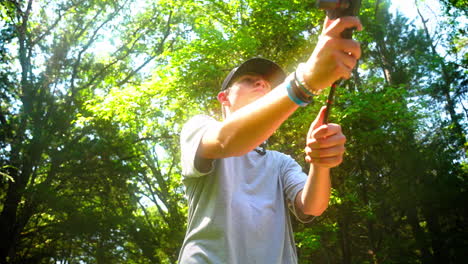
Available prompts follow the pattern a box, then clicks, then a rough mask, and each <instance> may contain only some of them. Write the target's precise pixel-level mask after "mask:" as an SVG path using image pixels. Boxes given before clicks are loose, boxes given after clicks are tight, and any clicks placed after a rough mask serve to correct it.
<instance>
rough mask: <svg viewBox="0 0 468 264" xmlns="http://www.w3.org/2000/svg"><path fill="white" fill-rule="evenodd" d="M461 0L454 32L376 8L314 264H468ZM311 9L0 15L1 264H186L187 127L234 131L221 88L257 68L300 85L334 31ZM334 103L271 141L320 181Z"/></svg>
mask: <svg viewBox="0 0 468 264" xmlns="http://www.w3.org/2000/svg"><path fill="white" fill-rule="evenodd" d="M462 2H463V1H461V2H460V1H458V2H457V1H444V2H443V3H445V6H446V7H447V10H448V11H447V13H446V14H445V18H446V20H445V21H446V22H444V23H443V25H442V26H443V27H444V30H439V31H436V33H439V32H440V34H441V35H433V34H435V33H432V32H428V31H425V30H424V27H423V28H419V27H416V26H415V25H414V24H413V23H412V21H410V20H408V19H407V18H404V17H403V16H402V15H401V14H396V15H395V16H393V15H391V14H389V12H388V7H389V5H390V2H389V1H364V2H363V7H362V12H361V21H362V22H363V24H364V28H365V30H364V31H363V32H360V33H357V34H356V38H357V39H358V40H359V41H360V42H361V46H362V50H363V56H362V58H361V60H360V62H359V63H360V65H359V70H357V71H355V73H354V76H353V78H352V79H350V80H348V81H346V82H344V83H343V84H342V85H341V86H340V87H339V89H338V91H337V100H336V103H335V105H334V106H333V108H332V113H331V117H330V120H331V121H332V122H336V123H339V124H341V125H342V128H343V130H344V132H345V134H346V135H347V154H346V157H345V161H344V162H343V164H342V165H341V166H340V167H338V168H336V169H333V171H332V173H333V178H332V183H333V190H332V197H331V203H330V206H329V209H328V210H327V211H326V212H325V213H324V215H322V216H320V217H317V218H316V219H315V220H314V221H313V222H312V223H311V224H307V225H304V224H300V223H295V224H294V225H295V230H296V232H295V233H296V234H295V235H296V242H297V247H298V253H299V263H311V262H314V263H442V262H443V263H459V262H461V261H462V260H463V257H464V249H465V248H467V246H468V245H467V244H468V242H467V241H468V234H467V231H466V228H465V227H464V223H465V222H466V220H467V219H466V215H468V214H467V211H466V210H467V209H466V202H467V200H466V199H467V197H468V196H467V195H466V192H467V189H468V188H467V187H468V186H467V172H468V169H467V167H468V166H467V163H466V143H465V142H466V139H465V138H464V137H465V134H466V131H465V124H466V113H464V112H461V111H460V110H461V109H464V107H463V102H464V101H466V100H465V99H466V76H465V75H466V74H464V73H466V67H465V66H466V58H467V55H466V48H464V46H463V43H465V42H466V41H465V40H466V37H464V34H463V32H465V31H466V28H465V27H466V25H464V24H463V23H461V22H460V21H463V20H461V19H457V18H461V17H463V14H461V13H463V12H462V11H463V10H462V9H459V8H460V3H462ZM314 4H315V1H280V0H268V1H267V0H255V1H253V0H248V1H244V0H242V1H237V0H236V1H215V0H207V1H174V0H161V1H23V2H18V1H2V2H1V3H0V17H1V19H0V31H1V34H0V98H1V103H0V124H1V126H0V174H1V176H0V199H1V203H0V210H1V213H0V221H1V228H2V229H1V231H2V234H5V235H4V236H3V238H4V239H2V241H0V253H1V254H0V257H1V259H0V262H2V263H3V262H5V263H58V262H60V263H82V262H84V263H175V262H176V260H177V255H178V251H179V247H180V245H181V242H182V239H183V236H184V232H185V221H186V214H187V206H186V202H185V200H184V197H183V195H184V190H183V187H182V177H181V170H180V165H179V154H180V150H179V146H178V142H179V138H178V136H179V132H180V129H181V127H182V125H183V123H184V122H185V121H186V120H187V119H188V118H190V117H191V116H193V115H195V114H197V113H201V112H204V113H207V114H210V115H213V116H216V117H218V118H220V119H221V116H220V111H219V105H218V104H217V101H216V99H215V98H216V95H217V92H218V91H219V86H220V83H221V82H222V80H223V78H224V76H225V75H226V74H227V73H228V72H229V71H230V70H231V69H232V68H233V67H234V66H236V65H237V64H238V63H240V62H242V61H244V60H245V59H248V58H251V57H254V56H262V57H266V58H269V59H273V60H275V61H277V62H278V63H279V64H280V65H282V66H283V67H284V68H285V69H286V70H287V71H288V72H291V71H293V70H294V69H295V67H296V66H297V64H298V63H299V62H301V61H304V60H306V59H307V58H308V56H309V55H310V53H311V52H312V50H313V47H314V44H315V42H316V39H317V37H318V34H319V30H320V29H321V24H322V20H323V18H324V12H323V11H320V10H316V9H315V8H314ZM461 6H462V5H461ZM450 10H458V11H457V12H454V11H450ZM428 18H429V17H428ZM424 19H427V18H424ZM436 40H440V41H439V42H436ZM437 45H440V46H438V48H439V49H433V48H435V47H436V46H437ZM441 49H442V50H444V52H445V53H443V54H439V53H437V52H440V50H441ZM446 55H448V56H446ZM325 98H326V92H325V93H324V94H322V95H320V96H318V97H316V98H315V103H314V104H313V105H312V106H310V107H307V108H301V109H299V110H298V111H297V112H296V113H295V114H294V115H293V116H292V117H291V118H290V119H288V120H287V121H286V122H285V123H284V124H283V125H282V127H281V128H280V129H279V130H278V131H277V132H276V133H275V134H274V136H273V137H272V138H271V139H270V140H269V145H270V148H271V149H276V150H279V151H282V152H284V153H286V154H289V155H291V156H293V157H294V158H295V159H296V160H297V161H298V162H299V163H300V164H301V165H303V167H304V169H305V170H306V169H307V164H305V162H304V154H303V146H304V145H305V135H306V133H307V131H308V129H309V125H310V122H311V121H312V120H313V119H314V118H315V115H316V113H317V112H318V109H319V108H320V107H321V105H322V104H323V103H322V102H325ZM13 227H14V228H13Z"/></svg>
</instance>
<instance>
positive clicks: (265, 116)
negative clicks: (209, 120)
mask: <svg viewBox="0 0 468 264" xmlns="http://www.w3.org/2000/svg"><path fill="white" fill-rule="evenodd" d="M283 85H284V84H282V85H280V86H279V87H277V88H276V89H273V90H272V91H271V92H270V93H268V94H266V95H265V96H263V97H262V98H260V99H258V100H256V101H255V102H253V103H251V104H249V105H246V106H244V107H242V108H240V109H238V110H237V111H235V112H233V113H232V114H230V115H229V116H228V118H226V120H224V121H223V122H222V123H221V124H220V125H219V126H217V127H215V128H214V129H211V130H209V131H207V133H206V134H205V135H204V137H203V139H202V143H203V145H204V150H203V152H202V153H201V155H202V156H203V157H205V158H210V159H216V158H224V157H231V156H240V155H243V154H245V153H248V152H249V151H251V150H252V149H254V148H255V147H257V146H258V145H260V144H261V143H262V142H263V141H265V140H266V139H268V138H269V137H270V136H271V135H272V134H273V133H274V132H275V130H276V129H278V128H279V126H280V125H281V124H282V123H283V122H284V121H285V120H286V119H287V118H288V117H289V116H290V115H291V114H292V113H293V112H294V111H295V110H296V109H297V108H298V106H297V105H296V104H295V103H294V102H292V101H291V100H290V99H289V97H288V94H287V91H286V89H285V88H284V86H283Z"/></svg>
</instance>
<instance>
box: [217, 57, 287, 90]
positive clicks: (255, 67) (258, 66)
mask: <svg viewBox="0 0 468 264" xmlns="http://www.w3.org/2000/svg"><path fill="white" fill-rule="evenodd" d="M248 73H258V74H260V75H262V76H263V77H264V78H265V79H266V80H268V81H269V82H270V83H271V86H272V87H273V88H274V87H276V86H278V85H279V84H281V83H282V82H283V81H284V79H285V78H286V73H284V71H283V69H281V67H280V66H278V64H276V63H274V62H272V61H271V60H267V59H264V58H253V59H250V60H247V61H245V62H244V63H242V64H241V65H239V67H236V68H234V69H232V71H231V72H230V73H229V74H228V76H227V77H226V79H224V81H223V85H222V86H221V91H224V90H226V89H227V88H229V87H230V86H231V85H232V83H233V82H234V81H235V80H236V79H237V78H239V77H241V76H242V75H245V74H248Z"/></svg>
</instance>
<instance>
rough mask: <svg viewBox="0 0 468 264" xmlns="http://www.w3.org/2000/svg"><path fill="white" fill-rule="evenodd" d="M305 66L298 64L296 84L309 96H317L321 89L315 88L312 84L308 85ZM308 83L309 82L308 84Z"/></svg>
mask: <svg viewBox="0 0 468 264" xmlns="http://www.w3.org/2000/svg"><path fill="white" fill-rule="evenodd" d="M305 67H306V64H305V63H300V64H299V66H298V67H297V69H296V72H295V78H296V80H297V82H298V83H299V84H300V85H301V86H302V87H303V88H304V89H305V91H304V92H306V93H307V94H309V95H311V96H315V95H319V94H320V92H321V91H322V90H323V89H318V88H316V87H315V86H314V85H313V84H312V83H310V80H308V79H310V78H306V76H305V75H306V69H305ZM308 81H309V82H308Z"/></svg>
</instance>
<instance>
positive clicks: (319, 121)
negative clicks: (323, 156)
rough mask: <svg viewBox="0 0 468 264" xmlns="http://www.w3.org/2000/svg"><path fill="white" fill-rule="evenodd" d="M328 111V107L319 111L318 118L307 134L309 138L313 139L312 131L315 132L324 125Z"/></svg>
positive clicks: (323, 107)
mask: <svg viewBox="0 0 468 264" xmlns="http://www.w3.org/2000/svg"><path fill="white" fill-rule="evenodd" d="M326 109H327V107H326V106H322V108H320V111H319V113H318V115H317V117H316V118H315V120H314V121H313V122H312V125H311V126H310V128H309V132H308V133H307V135H308V137H311V133H312V131H314V130H315V129H317V128H318V127H320V126H321V125H323V120H324V119H325V112H326V111H325V110H326Z"/></svg>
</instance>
